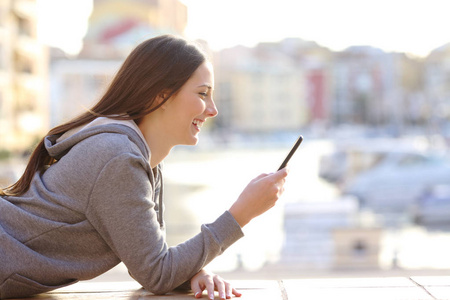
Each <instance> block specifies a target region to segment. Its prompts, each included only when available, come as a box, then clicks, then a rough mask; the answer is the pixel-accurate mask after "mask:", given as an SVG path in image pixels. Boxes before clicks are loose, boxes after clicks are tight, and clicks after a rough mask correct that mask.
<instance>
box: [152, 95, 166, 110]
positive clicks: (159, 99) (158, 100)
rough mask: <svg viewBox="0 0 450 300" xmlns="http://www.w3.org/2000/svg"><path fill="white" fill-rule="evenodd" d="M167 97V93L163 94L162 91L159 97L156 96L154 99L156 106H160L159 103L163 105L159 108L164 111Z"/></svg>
mask: <svg viewBox="0 0 450 300" xmlns="http://www.w3.org/2000/svg"><path fill="white" fill-rule="evenodd" d="M167 96H168V93H167V92H165V91H162V92H161V93H159V95H158V96H157V97H156V99H155V103H156V105H160V104H161V103H163V104H162V105H161V106H160V108H162V109H166V106H167V101H168V100H167V101H166V99H167Z"/></svg>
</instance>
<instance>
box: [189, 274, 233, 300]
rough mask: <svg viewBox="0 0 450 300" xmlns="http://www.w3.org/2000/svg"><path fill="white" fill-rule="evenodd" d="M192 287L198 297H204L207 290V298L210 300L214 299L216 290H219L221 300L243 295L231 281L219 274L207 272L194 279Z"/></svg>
mask: <svg viewBox="0 0 450 300" xmlns="http://www.w3.org/2000/svg"><path fill="white" fill-rule="evenodd" d="M197 279H198V280H197ZM191 288H192V292H193V293H194V297H195V298H196V299H199V298H202V296H203V291H204V290H206V293H207V295H208V296H207V298H208V299H210V300H214V291H217V292H218V294H219V298H220V299H221V300H225V299H231V298H232V297H233V295H234V296H236V297H240V296H241V293H239V292H238V291H236V290H235V289H234V288H233V287H232V286H231V284H230V283H229V282H227V281H225V280H223V279H222V278H221V277H220V276H218V275H213V274H207V273H205V274H203V276H201V277H200V278H196V280H192V281H191Z"/></svg>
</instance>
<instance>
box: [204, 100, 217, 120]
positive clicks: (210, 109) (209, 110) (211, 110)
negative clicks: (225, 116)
mask: <svg viewBox="0 0 450 300" xmlns="http://www.w3.org/2000/svg"><path fill="white" fill-rule="evenodd" d="M218 113H219V111H218V110H217V107H216V104H215V103H214V101H213V100H212V99H211V101H208V105H207V106H206V115H207V116H208V118H214V117H215V116H217V114H218Z"/></svg>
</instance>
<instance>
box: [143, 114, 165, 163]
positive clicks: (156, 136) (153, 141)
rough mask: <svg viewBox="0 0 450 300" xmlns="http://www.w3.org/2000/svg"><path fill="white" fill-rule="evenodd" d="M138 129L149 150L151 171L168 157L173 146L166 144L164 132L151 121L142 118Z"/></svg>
mask: <svg viewBox="0 0 450 300" xmlns="http://www.w3.org/2000/svg"><path fill="white" fill-rule="evenodd" d="M138 127H139V129H140V130H141V132H142V135H143V136H144V138H145V141H146V142H147V145H148V147H149V148H150V166H151V167H152V169H153V168H155V167H156V166H157V165H158V164H159V163H161V162H162V161H163V160H164V158H166V156H167V155H169V153H170V150H172V148H173V146H172V145H169V144H168V143H167V139H165V138H164V131H163V130H161V129H160V128H159V126H158V123H157V122H152V119H150V118H143V119H142V121H141V122H140V123H139V125H138Z"/></svg>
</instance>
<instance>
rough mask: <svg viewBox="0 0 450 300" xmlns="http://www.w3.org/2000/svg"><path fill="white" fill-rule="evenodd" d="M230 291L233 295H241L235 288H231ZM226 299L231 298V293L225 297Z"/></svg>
mask: <svg viewBox="0 0 450 300" xmlns="http://www.w3.org/2000/svg"><path fill="white" fill-rule="evenodd" d="M232 293H233V295H235V296H236V297H240V296H242V294H241V293H239V292H238V291H236V289H234V288H232ZM227 299H231V295H230V297H229V298H228V297H227Z"/></svg>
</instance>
